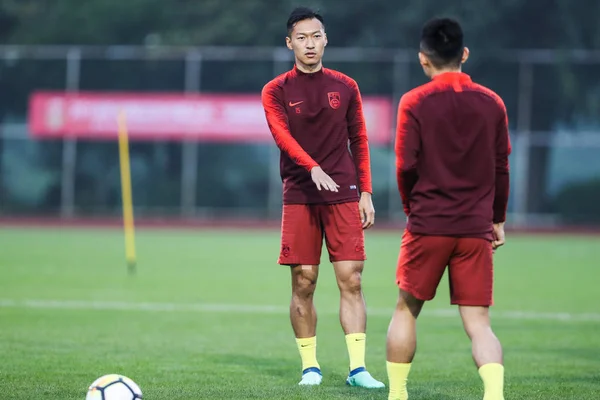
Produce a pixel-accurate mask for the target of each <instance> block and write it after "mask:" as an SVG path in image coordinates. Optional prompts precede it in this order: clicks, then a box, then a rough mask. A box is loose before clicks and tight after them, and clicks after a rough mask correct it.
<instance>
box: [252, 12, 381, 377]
mask: <svg viewBox="0 0 600 400" xmlns="http://www.w3.org/2000/svg"><path fill="white" fill-rule="evenodd" d="M287 30H288V33H287V37H286V43H287V47H288V48H289V49H290V50H293V52H294V55H295V65H294V67H293V69H292V70H290V71H288V72H286V73H284V74H282V75H280V76H278V77H276V78H275V79H273V80H272V81H270V82H269V83H267V84H266V85H265V87H264V88H263V90H262V102H263V106H264V110H265V114H266V119H267V123H268V125H269V128H270V130H271V133H272V134H273V138H274V139H275V143H276V144H277V146H278V147H279V149H280V150H281V160H280V168H281V178H282V181H283V212H282V214H283V215H282V226H281V250H280V254H279V260H278V263H279V264H281V265H287V266H290V267H291V275H292V299H291V305H290V319H291V323H292V327H293V330H294V334H295V336H296V343H297V346H298V350H299V352H300V356H301V360H302V379H301V381H300V384H301V385H319V384H320V383H321V380H322V375H321V369H320V366H319V363H318V362H317V357H316V345H317V342H316V325H317V315H316V311H315V307H314V305H313V294H314V292H315V287H316V283H317V276H318V271H319V263H320V260H321V248H322V246H323V238H324V239H325V243H326V245H327V250H328V253H329V260H330V261H331V262H332V263H333V269H334V271H335V275H336V279H337V284H338V287H339V290H340V322H341V325H342V328H343V330H344V333H345V335H346V344H347V348H348V354H349V359H350V373H349V375H348V377H347V379H346V383H347V384H349V385H351V386H361V387H366V388H382V387H385V385H384V384H383V383H382V382H379V381H377V380H375V379H374V378H373V377H372V376H371V375H370V374H369V372H368V371H367V370H366V368H365V340H366V334H365V331H366V309H365V302H364V299H363V294H362V287H361V274H362V271H363V266H364V260H365V258H366V257H365V247H364V232H363V230H364V229H367V228H369V227H371V226H372V225H373V223H374V221H375V210H374V208H373V202H372V200H371V193H372V188H371V168H370V158H369V147H368V141H367V132H366V125H365V119H364V115H363V111H362V101H361V95H360V91H359V89H358V85H357V84H356V82H355V81H354V80H353V79H351V78H350V77H348V76H346V75H344V74H342V73H340V72H337V71H334V70H331V69H327V68H323V66H322V62H321V58H322V56H323V52H324V49H325V46H326V45H327V36H326V35H325V28H324V24H323V18H322V17H321V16H320V15H319V14H317V13H315V12H313V11H312V10H310V9H307V8H297V9H295V10H294V11H293V12H292V13H291V15H290V17H289V19H288V22H287Z"/></svg>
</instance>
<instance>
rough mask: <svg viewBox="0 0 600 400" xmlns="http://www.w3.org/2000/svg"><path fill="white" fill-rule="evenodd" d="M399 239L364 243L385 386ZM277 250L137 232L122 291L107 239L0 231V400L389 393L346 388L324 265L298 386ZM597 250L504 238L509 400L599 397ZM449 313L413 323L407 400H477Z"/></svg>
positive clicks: (256, 240)
mask: <svg viewBox="0 0 600 400" xmlns="http://www.w3.org/2000/svg"><path fill="white" fill-rule="evenodd" d="M399 237H400V235H399V233H381V232H375V231H374V232H369V234H368V236H367V251H368V256H369V260H368V261H367V266H366V271H365V274H364V291H365V297H366V300H367V304H368V307H369V309H370V313H369V319H368V334H367V367H368V368H369V370H370V371H371V373H372V374H373V375H374V376H375V377H376V378H379V379H381V380H383V381H384V382H386V384H387V377H386V372H385V335H386V331H387V326H388V323H389V319H390V317H391V313H392V310H393V307H394V304H395V300H396V296H397V290H396V287H395V285H394V281H393V280H394V279H393V278H394V272H395V271H394V270H395V264H396V259H397V255H398V254H397V253H398V246H399V242H400V239H399ZM278 238H279V236H278V233H277V232H265V231H260V232H252V231H246V232H244V231H212V232H208V231H204V232H191V231H186V232H181V231H166V230H160V231H140V232H137V252H138V272H137V275H135V276H128V275H127V268H126V265H125V260H124V250H123V236H122V233H121V232H119V231H117V230H91V229H90V230H85V229H77V230H75V229H65V230H56V229H38V230H35V229H31V228H28V229H16V228H3V229H0V243H1V249H0V354H1V359H2V363H0V399H4V400H12V399H19V400H24V399H40V398H43V399H61V400H71V399H73V400H74V399H83V398H84V397H85V391H86V388H87V386H88V385H89V384H90V383H91V382H92V381H93V380H94V379H96V378H97V377H99V376H101V375H103V374H107V373H122V374H124V375H127V376H129V377H130V378H132V379H133V380H134V381H136V382H137V383H138V384H139V385H140V386H141V388H142V390H143V392H144V398H145V399H150V400H152V399H156V400H159V399H160V400H163V399H169V400H175V399H387V388H386V389H384V390H379V391H367V390H363V389H359V388H349V387H346V386H345V385H344V380H345V377H346V375H347V373H348V356H347V353H346V347H345V342H344V336H343V333H342V331H341V328H340V326H339V322H338V317H337V308H338V302H339V299H338V292H337V287H336V284H335V280H334V276H333V272H332V269H331V266H330V264H329V263H328V262H327V261H326V255H325V253H324V257H323V266H322V269H321V273H320V277H319V283H318V284H317V293H316V297H315V301H316V305H317V312H318V316H319V322H318V330H317V338H318V348H317V351H318V359H319V362H320V364H321V367H322V369H323V372H324V381H323V385H322V386H321V387H316V388H300V387H298V386H297V385H296V384H297V382H298V381H299V378H300V360H299V356H298V352H297V350H296V347H295V343H294V338H293V333H292V330H291V327H290V324H289V318H288V315H287V307H288V302H289V297H290V293H289V291H290V278H289V272H288V270H287V268H286V267H281V266H278V265H276V264H275V260H276V257H277V252H278V249H279V241H278ZM599 248H600V239H599V238H597V237H575V236H570V237H559V236H539V237H530V236H514V237H511V236H510V235H509V236H508V242H507V245H506V246H505V247H504V248H502V249H501V250H500V251H498V252H497V253H496V256H495V258H496V279H497V280H496V286H495V289H496V296H495V300H496V304H497V305H496V306H495V307H494V308H493V313H494V315H495V316H496V317H495V318H494V319H493V325H494V329H495V330H496V333H497V335H498V336H499V337H500V339H501V340H502V342H503V345H504V349H505V364H506V398H507V399H511V400H517V399H527V400H533V399H544V400H551V399H556V400H559V399H560V400H564V399H577V400H583V399H595V398H598V396H600V395H599V393H600V334H599V332H600V294H599V293H600V291H599V290H598V283H599V282H600V269H599V268H598V266H599V263H598V254H599V251H598V249H599ZM455 312H456V311H455V309H453V308H451V307H450V306H449V305H448V289H447V280H446V278H444V280H443V281H442V286H441V288H440V290H439V291H438V294H437V298H436V299H435V300H434V301H433V302H431V303H429V304H427V305H426V306H425V309H424V311H423V313H422V316H421V318H420V321H419V325H418V340H419V342H418V352H417V357H416V359H415V362H414V365H413V369H412V371H411V375H410V379H409V393H410V396H411V397H410V398H411V400H419V399H423V400H424V399H429V400H442V399H443V400H450V399H461V400H469V399H481V398H482V388H481V381H480V379H479V376H478V375H477V372H476V369H475V367H474V365H473V363H472V360H471V355H470V345H469V342H468V339H467V338H466V336H465V334H464V332H463V331H462V327H461V324H460V321H459V319H458V317H455V316H454V315H455ZM516 312H519V313H516ZM521 312H522V313H521ZM561 313H562V314H561Z"/></svg>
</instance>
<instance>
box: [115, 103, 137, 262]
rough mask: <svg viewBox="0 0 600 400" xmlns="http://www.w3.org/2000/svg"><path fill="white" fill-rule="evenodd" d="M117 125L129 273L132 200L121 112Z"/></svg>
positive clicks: (132, 239)
mask: <svg viewBox="0 0 600 400" xmlns="http://www.w3.org/2000/svg"><path fill="white" fill-rule="evenodd" d="M118 124H119V161H120V167H121V194H122V198H123V227H124V231H125V258H126V260H127V267H128V269H129V272H130V273H134V272H135V269H136V257H135V227H134V223H133V200H132V195H131V168H130V165H129V140H128V134H127V120H126V116H125V112H123V111H121V112H120V113H119V118H118Z"/></svg>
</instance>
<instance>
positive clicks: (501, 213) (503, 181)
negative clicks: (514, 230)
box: [494, 99, 512, 223]
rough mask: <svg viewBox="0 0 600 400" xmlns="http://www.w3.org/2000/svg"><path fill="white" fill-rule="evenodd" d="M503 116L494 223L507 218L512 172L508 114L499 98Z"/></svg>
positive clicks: (501, 119) (497, 136) (498, 151)
mask: <svg viewBox="0 0 600 400" xmlns="http://www.w3.org/2000/svg"><path fill="white" fill-rule="evenodd" d="M498 101H499V103H500V105H501V109H502V116H501V117H500V121H499V122H498V130H497V132H496V191H495V196H494V223H499V222H504V221H505V220H506V210H507V207H508V196H509V190H510V172H509V162H508V156H509V155H510V153H511V151H512V147H511V143H510V135H509V130H508V115H507V113H506V107H505V106H504V103H503V102H502V101H501V100H500V99H498Z"/></svg>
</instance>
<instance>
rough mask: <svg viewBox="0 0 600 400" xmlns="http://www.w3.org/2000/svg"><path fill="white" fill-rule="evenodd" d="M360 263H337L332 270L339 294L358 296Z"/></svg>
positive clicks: (360, 281) (362, 266)
mask: <svg viewBox="0 0 600 400" xmlns="http://www.w3.org/2000/svg"><path fill="white" fill-rule="evenodd" d="M363 268H364V262H362V261H338V262H335V263H334V270H335V275H336V279H337V284H338V287H339V289H340V292H342V293H343V294H360V292H361V290H362V272H363Z"/></svg>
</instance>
